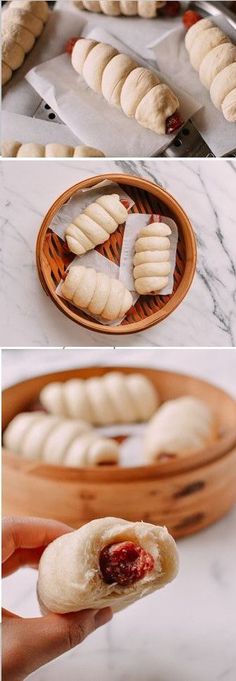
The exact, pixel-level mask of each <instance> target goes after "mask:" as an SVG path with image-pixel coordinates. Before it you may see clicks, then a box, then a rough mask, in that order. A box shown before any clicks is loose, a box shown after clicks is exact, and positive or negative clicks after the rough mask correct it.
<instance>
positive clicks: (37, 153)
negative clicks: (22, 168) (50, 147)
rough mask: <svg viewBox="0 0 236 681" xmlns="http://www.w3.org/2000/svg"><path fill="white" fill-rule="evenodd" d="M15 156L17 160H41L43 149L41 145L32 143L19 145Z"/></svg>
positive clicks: (43, 154)
mask: <svg viewBox="0 0 236 681" xmlns="http://www.w3.org/2000/svg"><path fill="white" fill-rule="evenodd" d="M16 155H17V157H18V158H20V157H22V158H30V157H32V158H37V157H38V158H43V157H44V156H45V147H44V145H43V144H37V143H34V142H29V143H28V144H21V146H20V148H19V149H18V152H17V154H16Z"/></svg>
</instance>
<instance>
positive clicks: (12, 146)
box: [1, 140, 21, 158]
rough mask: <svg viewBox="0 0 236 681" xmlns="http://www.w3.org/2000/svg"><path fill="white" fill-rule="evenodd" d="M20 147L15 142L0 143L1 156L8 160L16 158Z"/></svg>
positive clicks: (19, 144)
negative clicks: (0, 144)
mask: <svg viewBox="0 0 236 681" xmlns="http://www.w3.org/2000/svg"><path fill="white" fill-rule="evenodd" d="M20 146H21V143H20V142H17V141H15V140H6V141H5V142H2V146H1V156H3V157H8V158H13V157H15V156H17V152H18V151H19V148H20Z"/></svg>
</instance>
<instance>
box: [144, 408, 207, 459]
mask: <svg viewBox="0 0 236 681" xmlns="http://www.w3.org/2000/svg"><path fill="white" fill-rule="evenodd" d="M216 437H217V425H216V420H215V417H214V415H213V413H212V411H211V409H210V408H209V407H208V405H207V404H205V402H203V401H202V400H199V399H197V398H196V397H188V396H186V397H179V398H178V399H176V400H170V401H169V402H165V403H164V404H163V405H162V406H161V407H160V408H159V410H158V411H157V413H156V414H155V416H153V418H152V419H151V421H150V423H149V424H148V426H147V430H146V434H145V438H144V456H145V459H146V461H147V462H148V463H154V462H155V461H158V460H163V461H164V460H167V459H169V458H172V457H176V456H187V455H188V454H191V453H192V452H194V451H198V450H200V449H202V448H203V447H205V446H207V445H208V444H211V442H213V441H214V440H215V439H216Z"/></svg>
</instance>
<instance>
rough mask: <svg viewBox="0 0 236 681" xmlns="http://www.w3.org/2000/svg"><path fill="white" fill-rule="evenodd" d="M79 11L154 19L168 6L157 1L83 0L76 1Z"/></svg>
mask: <svg viewBox="0 0 236 681" xmlns="http://www.w3.org/2000/svg"><path fill="white" fill-rule="evenodd" d="M74 4H75V5H76V6H77V7H78V8H79V9H87V10H89V12H103V13H104V14H108V15H110V16H114V17H117V16H120V15H121V14H123V15H124V16H127V17H128V16H137V15H138V16H139V17H144V18H145V19H153V18H154V17H156V16H157V14H158V10H159V9H160V8H161V7H164V5H166V2H158V1H157V0H81V1H79V2H78V1H77V0H75V1H74Z"/></svg>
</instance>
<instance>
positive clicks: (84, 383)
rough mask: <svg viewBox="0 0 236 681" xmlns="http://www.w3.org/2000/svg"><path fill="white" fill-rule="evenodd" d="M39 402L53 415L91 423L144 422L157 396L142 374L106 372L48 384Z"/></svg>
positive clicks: (157, 401)
mask: <svg viewBox="0 0 236 681" xmlns="http://www.w3.org/2000/svg"><path fill="white" fill-rule="evenodd" d="M40 401H41V403H42V405H43V407H44V408H45V409H47V411H49V412H50V413H52V414H57V415H60V416H61V415H62V416H65V417H69V418H75V419H81V420H84V421H88V422H89V423H91V424H94V425H109V424H112V423H134V422H136V421H147V420H148V419H149V418H151V416H153V414H154V413H155V411H156V409H157V407H158V404H159V397H158V394H157V391H156V389H155V388H154V385H153V384H152V383H151V381H150V380H149V379H148V378H147V377H146V376H144V375H143V374H138V373H130V374H123V373H122V372H120V371H109V372H108V373H106V374H105V375H104V376H101V377H97V378H89V379H87V380H82V379H79V378H74V379H72V380H70V381H66V382H65V383H48V385H46V386H45V387H44V388H43V389H42V390H41V393H40Z"/></svg>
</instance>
